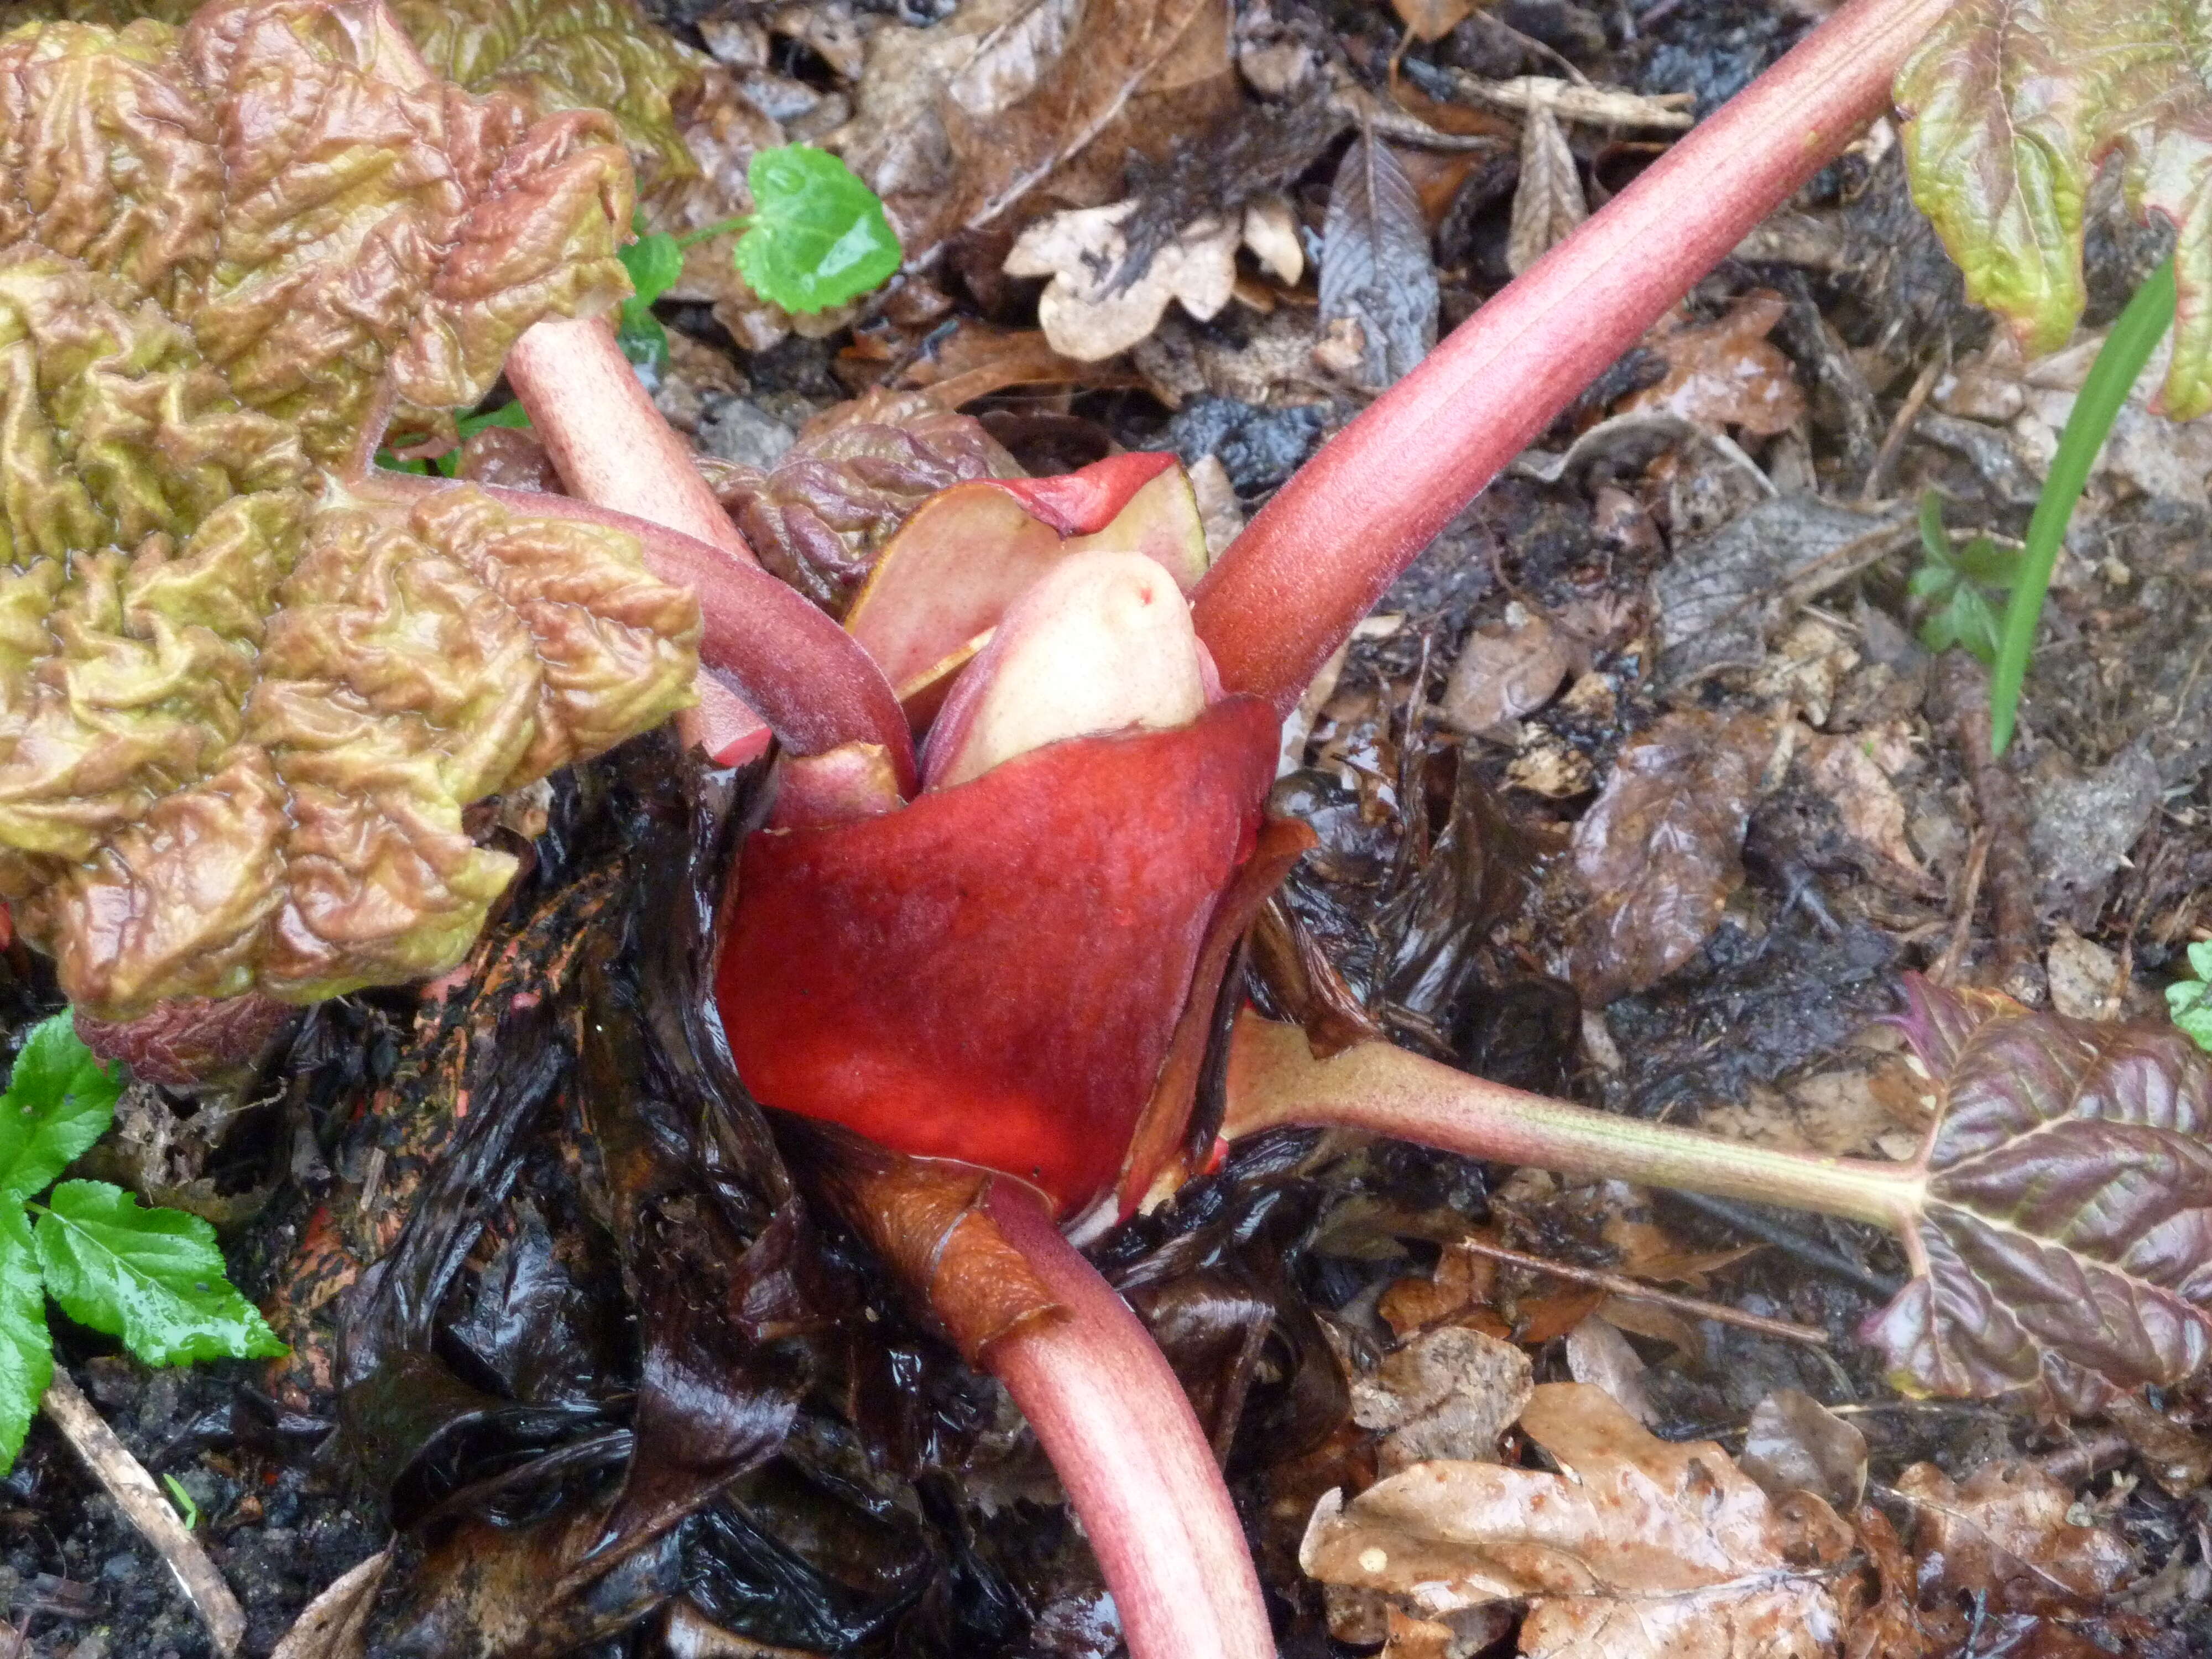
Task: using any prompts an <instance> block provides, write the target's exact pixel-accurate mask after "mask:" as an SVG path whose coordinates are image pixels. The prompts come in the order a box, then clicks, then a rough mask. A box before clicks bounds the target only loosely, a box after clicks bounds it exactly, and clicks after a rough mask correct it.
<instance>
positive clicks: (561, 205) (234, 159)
mask: <svg viewBox="0 0 2212 1659" xmlns="http://www.w3.org/2000/svg"><path fill="white" fill-rule="evenodd" d="M0 78H4V79H5V80H6V82H8V84H9V86H10V88H12V89H13V90H12V93H11V100H10V102H9V107H8V110H7V112H6V117H5V132H4V139H5V143H6V144H7V147H8V152H9V155H10V156H11V158H13V159H12V161H11V171H12V173H13V174H14V176H15V179H16V181H17V182H16V188H15V191H13V193H12V194H11V195H10V196H9V200H8V201H7V203H6V204H4V205H0V241H4V243H5V244H6V252H5V253H4V254H0V338H4V339H5V341H6V342H7V344H6V345H5V347H4V349H5V351H6V353H7V356H8V361H9V362H10V363H12V364H13V365H14V368H13V370H12V374H13V378H14V381H15V385H16V386H17V387H18V393H17V397H18V404H17V405H16V408H15V414H14V416H13V417H12V418H11V421H10V422H9V436H8V441H7V453H6V455H5V458H4V459H5V465H6V469H7V474H8V479H9V489H8V490H7V493H6V496H5V500H4V501H3V502H0V532H4V534H5V536H6V538H7V544H8V547H9V554H10V557H11V561H12V562H11V565H10V567H9V568H8V569H7V570H6V571H5V572H0V616H4V617H5V623H4V639H0V732H4V735H5V738H6V742H5V744H4V747H0V891H4V893H5V894H6V896H7V898H8V900H9V905H10V908H11V909H12V911H13V915H14V919H15V926H16V927H17V928H18V929H19V930H20V931H21V933H23V934H24V935H25V936H26V937H27V938H28V939H32V940H33V941H34V942H35V943H38V944H40V945H42V946H44V947H45V948H46V949H47V950H49V951H51V952H52V954H53V956H54V957H55V959H56V962H57V964H58V969H59V971H60V974H61V977H62V981H63V983H64V987H65V989H66V990H67V991H68V992H69V994H70V996H71V998H72V1000H74V1001H75V1002H76V1004H77V1005H78V1006H80V1007H81V1008H82V1009H84V1010H85V1011H86V1012H88V1014H93V1015H98V1016H104V1017H109V1018H114V1017H121V1016H128V1015H132V1014H137V1013H139V1012H144V1011H145V1010H147V1009H149V1007H151V1006H154V1005H155V1004H156V1003H157V1002H160V1001H161V1000H164V999H172V998H177V997H186V996H198V997H229V996H235V995H238V994H241V993H245V992H247V991H258V992H262V993H265V994H270V995H273V996H275V997H277V998H279V999H282V1000H288V1001H309V1000H315V999H317V998H320V997H325V996H328V995H331V994H333V993H336V992H338V991H343V990H345V989H349V988H350V987H356V986H360V985H365V984H377V983H389V982H394V981H404V980H408V979H412V978H416V977H419V976H421V975H423V974H425V973H429V972H435V971H437V970H438V969H440V968H441V967H443V966H446V965H448V964H450V963H453V961H455V960H457V959H458V958H459V956H460V954H461V952H462V951H464V950H465V948H466V947H467V945H468V944H469V942H470V940H471V939H473V938H474V936H475V934H476V932H477V928H478V927H480V925H481V923H482V921H483V916H484V915H485V912H486V909H487V907H488V906H489V904H490V902H491V901H492V900H493V899H494V898H495V896H497V895H498V893H499V892H500V890H501V889H502V888H503V887H504V886H505V884H506V883H507V879H508V878H509V876H510V875H511V874H512V872H513V868H514V865H513V860H512V859H511V858H510V857H509V856H508V855H507V854H501V853H497V852H494V851H491V850H489V849H487V848H481V847H479V846H477V844H476V843H475V842H474V841H473V839H472V838H471V836H469V835H468V833H467V832H466V831H465V828H464V826H463V823H462V821H461V813H462V809H463V808H464V807H465V806H466V805H468V804H469V803H470V802H471V801H473V800H477V799H482V798H483V797H484V796H486V795H489V794H493V793H498V792H499V791H501V790H503V789H509V788H513V787H517V786H519V785H520V784H523V783H526V782H527V781H530V780H532V779H533V778H536V777H539V776H542V775H544V774H545V773H546V772H548V771H550V770H552V769H555V768H557V767H559V766H562V765H564V764H566V763H568V762H569V761H571V760H573V759H575V758H578V757H582V756H586V755H590V754H594V753H597V752H599V750H603V749H605V748H606V747H607V746H608V745H610V744H612V743H615V742H617V741H619V740H620V739H621V738H623V737H625V736H628V735H629V733H631V732H635V731H639V730H641V729H644V728H645V727H647V726H652V725H654V724H657V723H658V722H659V720H662V719H664V718H665V717H666V716H667V714H669V713H670V712H671V711H672V710H674V709H675V708H678V707H679V706H681V705H682V704H683V703H684V702H686V701H687V700H688V697H689V692H690V682H691V678H692V675H693V671H694V665H695V659H696V656H695V653H696V641H697V638H698V627H699V624H698V611H697V602H696V599H694V598H693V597H692V595H691V594H690V593H689V592H686V591H684V589H683V588H681V587H679V586H674V585H671V584H670V583H667V582H665V581H661V580H657V579H655V578H654V577H653V575H652V574H650V573H649V572H648V571H647V568H645V565H644V563H643V562H642V559H641V555H640V552H639V544H638V543H637V541H636V539H635V538H634V537H628V538H626V537H624V536H623V535H622V534H620V533H617V532H610V531H608V530H607V529H605V528H604V527H601V526H597V525H580V524H577V523H575V522H573V521H569V520H553V519H550V518H547V517H545V516H544V515H543V514H542V513H533V512H532V511H530V510H528V509H527V508H524V509H522V510H517V508H516V507H513V506H512V505H507V504H502V503H501V502H500V501H495V500H494V499H492V498H491V497H490V496H489V495H485V494H483V492H480V491H474V490H469V489H450V490H446V491H441V492H440V493H439V494H437V495H435V496H426V497H423V498H422V499H419V500H406V501H401V500H396V499H386V498H380V497H378V496H377V495H375V494H374V489H373V486H372V481H371V480H370V479H369V477H368V469H367V466H366V460H367V458H368V455H369V454H370V453H372V452H373V451H374V449H375V448H376V447H377V445H378V443H379V441H380V439H381V438H382V436H383V434H384V431H385V428H386V426H387V424H389V425H392V426H393V427H395V428H398V429H400V430H402V431H407V432H411V433H414V434H416V435H429V434H435V433H436V432H438V431H440V430H441V429H443V430H446V431H448V432H450V430H451V422H452V414H451V411H453V410H457V409H465V408H467V407H469V406H470V405H471V404H474V403H476V402H477V400H478V399H479V398H481V397H482V396H483V393H484V392H485V391H486V390H487V389H488V387H489V385H490V383H491V381H492V380H493V379H494V377H495V375H496V374H498V372H499V369H500V366H501V361H502V360H503V359H504V357H505V356H507V349H508V347H509V345H510V344H511V343H513V340H514V339H515V337H517V335H518V334H520V332H521V331H522V330H524V329H525V328H526V327H528V326H529V325H531V324H532V322H534V321H536V320H537V319H539V318H540V317H543V316H546V315H548V314H567V313H575V312H579V311H585V312H588V311H591V310H594V309H598V308H600V307H605V306H606V305H608V304H610V303H612V302H613V301H616V300H618V299H619V298H620V297H621V295H622V294H623V291H624V287H625V284H624V280H623V271H622V266H621V264H620V263H619V260H618V258H617V252H616V245H617V236H618V234H619V228H620V227H623V226H626V225H627V223H628V221H629V197H630V181H629V166H628V162H627V160H626V158H625V157H624V155H623V152H622V151H621V149H619V148H618V147H617V145H615V144H614V143H612V142H611V130H610V129H609V127H608V125H607V123H606V120H605V117H602V116H598V115H592V114H584V113H571V114H565V115H559V116H554V117H549V118H532V117H531V116H530V115H529V114H528V113H527V112H526V111H525V110H524V109H523V108H522V107H521V106H520V105H518V104H517V103H516V102H515V101H514V100H513V99H511V98H507V97H504V96H501V95H493V96H489V97H483V98H477V97H472V96H469V95H467V94H462V93H459V92H458V91H456V90H454V89H453V88H450V87H447V86H446V85H444V84H442V83H441V82H437V81H436V80H435V79H434V78H432V77H430V76H428V74H427V73H426V72H425V71H424V70H422V66H421V64H420V63H419V61H417V60H416V58H414V56H413V54H412V52H411V51H410V49H409V48H408V46H407V43H406V42H405V40H404V37H401V36H399V35H398V33H397V32H396V31H394V30H393V29H392V27H391V26H390V24H389V22H388V21H387V20H386V19H385V18H384V15H383V14H382V13H380V11H378V10H376V9H374V8H373V7H368V6H363V5H359V4H355V5H347V4H343V3H319V0H273V3H234V4H218V5H215V6H210V7H209V8H207V9H204V10H203V11H201V12H200V13H199V14H198V15H197V16H196V17H195V18H194V20H193V21H191V23H190V24H189V25H187V26H186V27H184V28H183V29H181V30H179V29H175V28H172V27H168V26H167V25H164V24H161V23H159V22H156V21H137V22H134V23H132V24H131V25H129V26H128V27H125V28H122V29H119V30H116V29H108V28H103V27H96V26H93V25H88V24H78V23H68V22H55V23H43V24H34V25H32V26H29V27H26V28H23V29H21V30H18V31H17V32H16V33H14V34H11V35H9V36H8V37H7V38H6V39H5V40H4V41H0Z"/></svg>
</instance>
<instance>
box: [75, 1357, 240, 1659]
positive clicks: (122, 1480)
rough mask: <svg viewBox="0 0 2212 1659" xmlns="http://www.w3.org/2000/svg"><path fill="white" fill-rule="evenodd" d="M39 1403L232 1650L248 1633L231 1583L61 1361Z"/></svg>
mask: <svg viewBox="0 0 2212 1659" xmlns="http://www.w3.org/2000/svg"><path fill="white" fill-rule="evenodd" d="M40 1407H41V1409H43V1410H44V1411H45V1413H46V1419H47V1421H49V1422H51V1423H52V1425H54V1426H55V1427H56V1428H58V1429H59V1430H60V1431H61V1432H62V1437H63V1438H64V1439H65V1440H67V1441H68V1442H69V1443H70V1445H71V1446H73V1447H75V1448H76V1454H77V1455H78V1456H80V1457H82V1459H84V1462H85V1465H86V1467H87V1468H89V1469H91V1471H92V1473H93V1475H94V1478H95V1479H97V1480H99V1482H100V1486H101V1487H102V1488H103V1489H104V1490H105V1491H106V1493H107V1495H108V1496H109V1497H110V1498H113V1499H114V1500H115V1506H116V1508H118V1509H119V1510H122V1511H123V1514H124V1517H125V1519H126V1520H128V1521H129V1522H131V1525H132V1526H133V1527H135V1528H137V1529H138V1535H139V1536H140V1537H141V1538H143V1539H144V1540H145V1541H147V1543H149V1544H150V1545H151V1546H152V1547H153V1548H154V1552H155V1554H157V1555H159V1556H160V1557H161V1559H162V1560H163V1561H164V1562H166V1563H167V1565H168V1568H169V1571H171V1572H173V1573H174V1574H175V1575H176V1578H177V1585H178V1588H179V1589H182V1590H183V1591H184V1593H185V1600H187V1601H190V1602H191V1604H192V1611H194V1612H195V1613H198V1614H199V1616H200V1622H201V1623H202V1624H204V1625H205V1626H207V1628H208V1635H209V1636H210V1638H213V1640H214V1642H215V1646H216V1652H218V1653H221V1654H223V1655H225V1656H228V1655H230V1654H234V1653H236V1652H237V1651H238V1644H239V1643H240V1641H242V1640H244V1639H245V1636H246V1613H245V1609H243V1608H242V1607H240V1606H239V1605H238V1598H237V1597H236V1596H235V1595H232V1594H231V1593H230V1586H229V1585H228V1583H224V1582H223V1577H222V1573H220V1572H218V1571H216V1565H215V1563H214V1562H213V1561H211V1560H210V1559H208V1553H207V1552H206V1551H205V1550H204V1549H203V1548H201V1547H200V1542H199V1540H197V1538H194V1537H193V1536H192V1535H191V1533H189V1532H187V1531H185V1523H184V1522H183V1521H181V1520H180V1519H179V1518H178V1516H177V1511H176V1510H175V1509H174V1508H173V1507H172V1506H171V1504H170V1503H169V1500H168V1498H166V1497H165V1496H163V1495H162V1492H161V1488H160V1487H159V1486H155V1484H154V1477H153V1476H152V1475H150V1474H147V1472H146V1466H145V1465H144V1464H143V1463H141V1462H139V1461H138V1460H137V1458H136V1457H134V1456H132V1455H131V1449H130V1448H129V1447H128V1446H125V1444H124V1443H123V1442H122V1439H121V1438H120V1437H118V1435H117V1434H116V1432H115V1431H114V1430H113V1429H112V1428H110V1427H108V1425H107V1419H106V1418H104V1417H102V1416H101V1415H100V1413H99V1412H98V1411H97V1410H95V1409H94V1407H93V1403H92V1401H89V1400H87V1399H86V1398H85V1397H84V1395H83V1393H82V1391H81V1390H80V1389H78V1388H77V1386H76V1383H74V1382H72V1381H71V1380H70V1375H69V1373H68V1372H67V1371H66V1370H63V1369H62V1368H61V1367H60V1366H59V1365H57V1366H55V1367H54V1380H53V1381H52V1383H48V1384H47V1385H46V1398H45V1399H44V1400H43V1401H41V1402H40Z"/></svg>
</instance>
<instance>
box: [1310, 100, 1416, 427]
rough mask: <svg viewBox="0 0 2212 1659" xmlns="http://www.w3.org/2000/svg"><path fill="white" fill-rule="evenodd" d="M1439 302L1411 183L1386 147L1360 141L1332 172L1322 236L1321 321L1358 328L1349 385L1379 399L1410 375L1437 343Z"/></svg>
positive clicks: (1364, 137)
mask: <svg viewBox="0 0 2212 1659" xmlns="http://www.w3.org/2000/svg"><path fill="white" fill-rule="evenodd" d="M1437 300H1438V295H1437V271H1436V266H1435V265H1434V264H1432V263H1431V260H1430V258H1429V231H1428V222H1427V221H1426V220H1425V219H1424V218H1423V217H1422V216H1421V204H1420V198H1419V197H1418V196H1416V195H1415V194H1414V191H1413V180H1412V179H1408V178H1407V176H1406V169H1405V168H1404V167H1402V166H1401V165H1400V163H1399V161H1398V158H1397V157H1396V156H1395V155H1392V154H1391V153H1390V149H1389V146H1388V145H1387V144H1379V143H1376V142H1375V141H1374V140H1373V139H1372V138H1371V137H1368V136H1366V135H1364V134H1363V135H1362V136H1361V137H1359V139H1358V141H1357V142H1356V143H1353V145H1352V148H1351V149H1348V150H1346V152H1345V153H1344V160H1343V161H1342V162H1340V164H1339V165H1338V167H1337V169H1336V179H1335V182H1334V184H1333V185H1331V186H1330V188H1329V195H1328V220H1327V222H1326V223H1325V224H1324V226H1323V228H1322V256H1321V315H1322V324H1323V325H1324V326H1325V327H1326V326H1328V325H1357V328H1358V336H1359V341H1360V352H1359V356H1358V360H1357V367H1356V368H1354V369H1353V371H1352V376H1351V378H1352V380H1354V381H1355V382H1356V383H1357V384H1358V386H1361V387H1362V388H1363V389H1364V390H1366V391H1369V392H1380V391H1382V390H1383V388H1384V387H1386V386H1391V385H1393V384H1395V382H1396V381H1397V380H1400V379H1401V378H1402V377H1403V376H1405V375H1407V374H1411V373H1412V372H1413V369H1414V368H1415V367H1416V366H1417V365H1418V364H1419V362H1420V361H1421V359H1422V358H1424V357H1425V356H1428V355H1429V348H1430V347H1431V346H1432V345H1434V344H1435V343H1437Z"/></svg>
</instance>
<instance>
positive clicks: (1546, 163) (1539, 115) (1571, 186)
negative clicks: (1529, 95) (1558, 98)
mask: <svg viewBox="0 0 2212 1659" xmlns="http://www.w3.org/2000/svg"><path fill="white" fill-rule="evenodd" d="M1587 218H1589V202H1588V201H1587V200H1586V199H1585V197H1583V181H1582V175H1581V174H1580V173H1577V171H1576V170H1575V153H1574V151H1573V150H1572V149H1569V148H1568V146H1567V131H1566V129H1565V127H1563V126H1561V125H1559V117H1558V116H1557V115H1555V114H1553V112H1552V104H1551V102H1550V100H1548V99H1542V98H1538V99H1533V100H1530V102H1529V104H1528V118H1527V121H1526V124H1525V125H1523V126H1522V129H1521V182H1520V184H1519V185H1518V186H1517V187H1516V189H1515V191H1514V192H1513V219H1512V222H1511V224H1510V226H1509V227H1508V228H1507V230H1506V234H1505V264H1506V268H1507V269H1508V270H1510V271H1511V272H1512V273H1513V274H1514V275H1515V276H1519V275H1520V274H1521V273H1522V271H1524V270H1528V267H1529V266H1530V265H1533V264H1535V263H1536V261H1537V260H1539V259H1541V258H1543V257H1544V255H1545V254H1547V253H1548V252H1551V249H1552V246H1553V244H1554V243H1555V242H1559V241H1561V240H1565V237H1566V234H1567V233H1568V232H1569V231H1571V230H1572V229H1574V228H1575V227H1576V226H1577V225H1579V224H1580V223H1582V222H1583V220H1585V219H1587Z"/></svg>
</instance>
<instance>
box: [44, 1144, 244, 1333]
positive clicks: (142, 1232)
mask: <svg viewBox="0 0 2212 1659" xmlns="http://www.w3.org/2000/svg"><path fill="white" fill-rule="evenodd" d="M37 1237H38V1246H39V1263H40V1267H42V1268H43V1269H44V1271H45V1273H46V1289H47V1290H48V1291H51V1292H52V1296H53V1298H54V1300H55V1301H57V1302H58V1303H60V1304H61V1305H62V1310H63V1311H64V1313H66V1314H68V1315H69V1316H70V1318H71V1319H74V1320H76V1322H78V1323H79V1324H80V1325H89V1326H90V1327H91V1328H93V1329H94V1330H96V1331H105V1332H106V1333H107V1334H109V1335H110V1336H119V1337H121V1338H122V1339H123V1343H124V1346H125V1347H127V1348H129V1349H130V1350H131V1352H132V1353H134V1354H136V1355H137V1356H138V1358H141V1359H143V1360H144V1361H145V1362H146V1363H147V1364H149V1365H176V1364H189V1363H191V1361H193V1360H198V1359H273V1358H277V1357H278V1356H280V1355H282V1354H283V1353H285V1352H287V1350H286V1348H285V1346H284V1345H283V1343H282V1342H279V1341H278V1340H276V1335H275V1334H274V1333H273V1332H271V1331H270V1328H269V1327H268V1325H267V1324H266V1323H264V1322H263V1320H262V1317H261V1316H260V1314H259V1313H258V1312H257V1311H255V1310H254V1307H253V1304H252V1303H250V1302H248V1301H247V1300H246V1298H245V1297H242V1296H240V1294H239V1293H238V1291H237V1288H236V1287H235V1286H234V1285H232V1284H231V1282H230V1280H229V1279H228V1278H226V1277H225V1276H224V1273H223V1265H222V1251H220V1250H219V1249H216V1242H215V1229H214V1228H212V1227H210V1226H209V1225H208V1224H207V1223H206V1222H204V1221H203V1220H201V1219H200V1218H198V1217H197V1216H196V1215H186V1214H185V1212H183V1211H181V1210H149V1209H148V1208H146V1207H145V1206H143V1205H142V1204H140V1203H139V1202H138V1200H137V1199H135V1198H133V1197H132V1196H131V1194H129V1193H126V1192H125V1191H124V1190H123V1189H122V1188H120V1187H111V1186H109V1185H108V1184H107V1183H106V1182H104V1181H65V1182H63V1183H62V1184H61V1185H60V1186H58V1187H57V1188H54V1191H53V1196H52V1199H51V1200H48V1202H47V1205H46V1210H45V1212H44V1213H43V1214H41V1215H40V1217H39V1225H38V1229H37Z"/></svg>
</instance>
